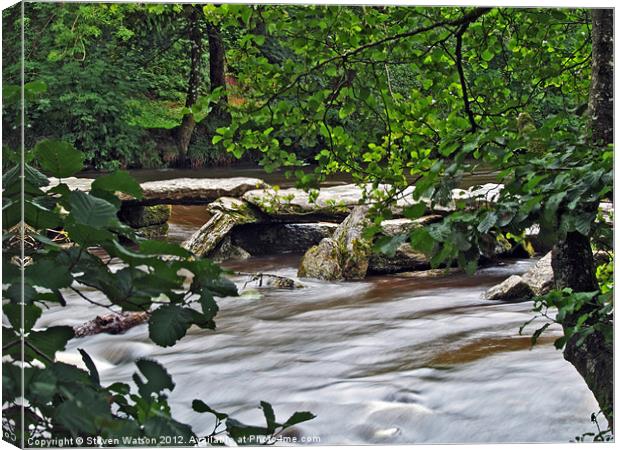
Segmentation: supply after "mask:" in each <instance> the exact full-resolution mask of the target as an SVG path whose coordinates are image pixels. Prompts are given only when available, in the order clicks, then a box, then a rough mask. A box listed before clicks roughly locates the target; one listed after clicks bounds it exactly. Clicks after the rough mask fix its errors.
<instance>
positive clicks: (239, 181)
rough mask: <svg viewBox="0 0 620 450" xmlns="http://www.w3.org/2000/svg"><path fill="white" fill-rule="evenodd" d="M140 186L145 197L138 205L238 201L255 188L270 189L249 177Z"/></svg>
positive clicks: (205, 179) (156, 182)
mask: <svg viewBox="0 0 620 450" xmlns="http://www.w3.org/2000/svg"><path fill="white" fill-rule="evenodd" d="M140 186H141V187H142V190H143V192H144V198H142V199H141V200H138V201H137V203H140V204H143V205H149V204H152V205H154V204H161V203H167V204H199V203H209V202H212V201H214V200H216V199H218V198H220V197H234V198H239V197H241V196H242V195H243V194H245V193H246V192H247V191H250V190H252V189H257V188H266V187H268V185H267V184H266V183H265V182H264V181H263V180H260V179H258V178H246V177H234V178H175V179H172V180H162V181H148V182H146V183H142V184H140ZM123 200H125V199H123Z"/></svg>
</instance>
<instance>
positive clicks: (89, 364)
mask: <svg viewBox="0 0 620 450" xmlns="http://www.w3.org/2000/svg"><path fill="white" fill-rule="evenodd" d="M78 352H80V355H82V361H84V364H85V365H86V368H87V369H88V372H89V373H90V379H91V380H92V381H93V383H95V384H99V372H98V371H97V366H95V363H94V362H93V360H92V358H91V357H90V355H89V354H88V353H86V351H85V350H84V349H81V348H78Z"/></svg>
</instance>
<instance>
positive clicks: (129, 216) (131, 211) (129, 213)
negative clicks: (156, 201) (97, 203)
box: [118, 205, 172, 228]
mask: <svg viewBox="0 0 620 450" xmlns="http://www.w3.org/2000/svg"><path fill="white" fill-rule="evenodd" d="M171 213H172V206H171V205H154V206H138V205H123V207H121V210H120V212H119V213H118V216H119V219H120V220H121V221H122V222H124V223H126V224H127V225H129V226H130V227H132V228H143V227H150V226H153V225H161V224H164V223H166V222H168V219H170V214H171Z"/></svg>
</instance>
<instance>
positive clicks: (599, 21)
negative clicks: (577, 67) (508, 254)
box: [551, 9, 614, 430]
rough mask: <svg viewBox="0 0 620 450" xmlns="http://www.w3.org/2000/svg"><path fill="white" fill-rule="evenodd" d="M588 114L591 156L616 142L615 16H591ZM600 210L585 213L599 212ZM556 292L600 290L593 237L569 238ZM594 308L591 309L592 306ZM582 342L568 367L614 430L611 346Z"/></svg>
mask: <svg viewBox="0 0 620 450" xmlns="http://www.w3.org/2000/svg"><path fill="white" fill-rule="evenodd" d="M588 110H589V115H590V128H591V138H592V144H593V146H592V148H593V151H597V148H598V149H600V148H603V147H606V146H607V145H608V144H610V143H612V142H613V10H611V9H595V10H593V11H592V80H591V84H590V93H589V104H588ZM597 207H598V205H597V204H591V205H587V206H586V208H588V209H590V208H592V209H593V210H596V208H597ZM551 264H552V267H553V273H554V276H555V282H556V287H557V288H558V289H562V288H565V287H568V288H571V289H572V290H573V291H574V292H593V291H596V290H598V284H597V282H596V276H595V267H594V260H593V256H592V247H591V244H590V237H589V236H584V235H582V234H580V233H578V232H570V233H567V235H566V237H565V238H564V240H562V241H561V242H559V243H558V244H556V246H555V247H554V249H553V253H552V263H551ZM590 308H593V306H591V307H590ZM591 310H592V309H589V310H588V309H586V308H582V310H580V311H578V312H576V313H575V314H572V315H569V316H567V317H566V319H565V320H564V321H563V323H562V326H563V328H564V329H565V330H567V329H568V328H571V327H574V326H575V323H576V321H577V319H578V317H579V316H580V315H582V314H584V313H587V312H590V311H591ZM578 340H579V337H578V336H572V337H571V338H570V339H568V341H567V342H566V346H565V348H564V358H565V359H566V360H567V361H569V362H570V363H571V364H572V365H573V366H575V368H576V369H577V371H578V372H579V374H580V375H581V376H582V377H583V378H584V380H585V381H586V384H587V385H588V387H589V388H590V390H591V391H592V393H593V394H594V397H595V398H596V400H597V402H598V404H599V406H600V408H601V411H603V414H605V417H606V418H607V421H608V422H609V426H610V427H611V429H612V430H613V376H614V373H613V345H612V344H610V343H609V342H607V341H606V340H605V339H604V336H603V335H602V333H600V332H598V331H595V332H593V333H592V334H590V335H588V336H587V338H586V339H585V340H584V341H583V342H582V343H581V344H580V345H577V344H578V342H577V341H578Z"/></svg>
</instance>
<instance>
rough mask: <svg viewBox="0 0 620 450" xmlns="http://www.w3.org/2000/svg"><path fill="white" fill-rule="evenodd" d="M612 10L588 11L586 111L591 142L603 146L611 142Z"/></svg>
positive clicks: (612, 133) (612, 101)
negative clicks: (589, 60) (589, 59)
mask: <svg viewBox="0 0 620 450" xmlns="http://www.w3.org/2000/svg"><path fill="white" fill-rule="evenodd" d="M613 39H614V11H613V9H594V10H592V81H591V83H590V98H589V102H588V110H589V115H590V120H591V127H592V141H593V144H594V145H596V146H601V147H605V146H607V144H611V143H612V142H613V140H614V100H613V95H614V60H613V57H614V41H613Z"/></svg>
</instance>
